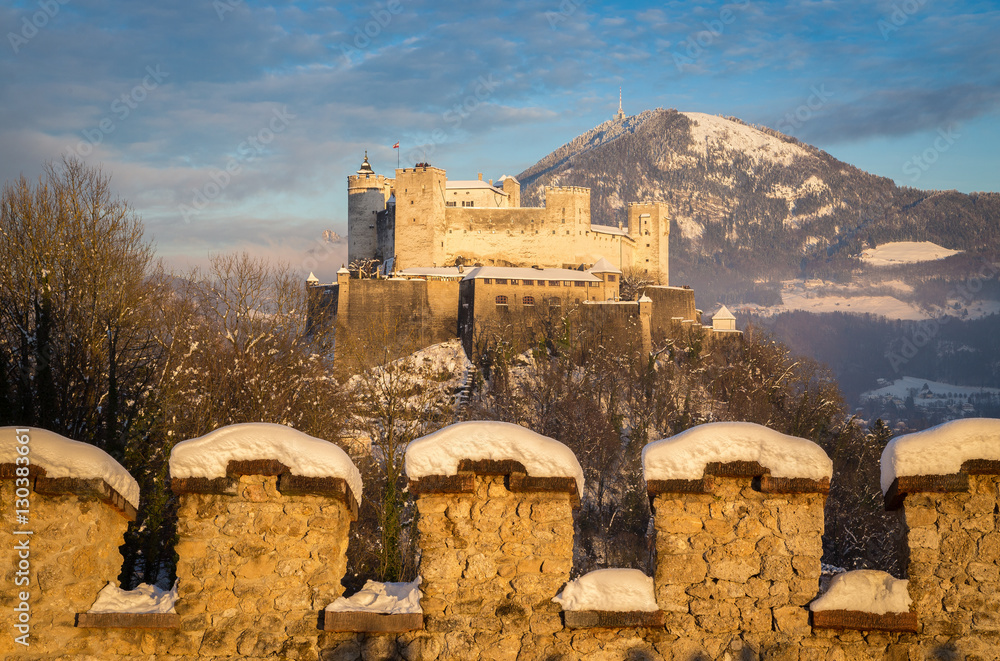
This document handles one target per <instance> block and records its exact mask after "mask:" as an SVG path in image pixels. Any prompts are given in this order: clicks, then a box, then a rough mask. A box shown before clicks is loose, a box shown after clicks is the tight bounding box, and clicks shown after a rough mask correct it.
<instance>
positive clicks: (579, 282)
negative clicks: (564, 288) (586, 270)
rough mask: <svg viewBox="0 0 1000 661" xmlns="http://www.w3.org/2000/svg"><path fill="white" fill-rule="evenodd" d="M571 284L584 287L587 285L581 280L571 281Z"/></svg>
mask: <svg viewBox="0 0 1000 661" xmlns="http://www.w3.org/2000/svg"><path fill="white" fill-rule="evenodd" d="M573 286H574V287H586V286H587V283H586V282H584V281H583V280H577V281H575V282H574V283H573Z"/></svg>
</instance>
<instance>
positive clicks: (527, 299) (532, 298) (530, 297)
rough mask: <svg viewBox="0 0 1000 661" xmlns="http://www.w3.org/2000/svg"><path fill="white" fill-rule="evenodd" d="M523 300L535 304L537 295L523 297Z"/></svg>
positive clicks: (528, 303)
mask: <svg viewBox="0 0 1000 661" xmlns="http://www.w3.org/2000/svg"><path fill="white" fill-rule="evenodd" d="M521 302H522V303H524V304H525V305H534V304H535V297H534V296H525V297H524V298H522V299H521Z"/></svg>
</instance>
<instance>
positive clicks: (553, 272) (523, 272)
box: [463, 266, 601, 282]
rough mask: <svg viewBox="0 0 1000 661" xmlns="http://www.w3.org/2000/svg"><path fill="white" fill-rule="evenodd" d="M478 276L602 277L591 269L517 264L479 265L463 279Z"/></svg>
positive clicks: (502, 277) (584, 279) (588, 278)
mask: <svg viewBox="0 0 1000 661" xmlns="http://www.w3.org/2000/svg"><path fill="white" fill-rule="evenodd" d="M478 278H501V279H504V278H506V279H512V280H582V281H584V282H600V281H601V279H600V278H598V277H597V276H596V275H594V274H593V273H590V272H589V271H577V270H574V269H532V268H521V267H516V266H477V267H475V268H473V269H472V270H471V271H469V272H468V274H466V276H465V278H463V280H476V279H478Z"/></svg>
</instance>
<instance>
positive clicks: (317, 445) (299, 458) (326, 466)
mask: <svg viewBox="0 0 1000 661" xmlns="http://www.w3.org/2000/svg"><path fill="white" fill-rule="evenodd" d="M254 459H272V460H274V461H280V462H281V463H282V464H284V465H285V466H287V467H288V469H289V470H290V471H291V473H292V474H293V475H301V476H303V477H340V478H343V479H344V480H346V481H347V484H349V485H350V487H351V491H352V492H353V493H354V497H355V498H357V499H358V501H359V502H360V500H361V473H359V472H358V469H357V467H356V466H355V465H354V462H352V461H351V458H350V457H348V456H347V453H346V452H344V451H343V450H341V449H340V448H339V447H337V446H336V445H334V444H333V443H330V442H329V441H324V440H322V439H319V438H314V437H312V436H309V435H308V434H304V433H302V432H300V431H298V430H296V429H292V428H291V427H286V426H284V425H275V424H270V423H266V422H250V423H244V424H239V425H230V426H228V427H222V428H221V429H216V430H215V431H213V432H210V433H208V434H205V435H204V436H201V437H199V438H192V439H191V440H188V441H184V442H182V443H178V444H177V445H175V446H174V449H173V451H171V453H170V476H171V477H179V478H185V477H206V478H219V477H225V476H226V466H228V465H229V462H230V461H250V460H254Z"/></svg>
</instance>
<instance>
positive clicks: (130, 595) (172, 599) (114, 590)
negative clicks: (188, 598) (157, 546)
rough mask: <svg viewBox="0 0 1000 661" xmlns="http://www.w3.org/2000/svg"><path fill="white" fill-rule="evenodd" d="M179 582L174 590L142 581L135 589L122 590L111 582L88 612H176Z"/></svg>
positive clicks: (98, 595) (99, 594) (98, 594)
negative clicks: (162, 588) (175, 605)
mask: <svg viewBox="0 0 1000 661" xmlns="http://www.w3.org/2000/svg"><path fill="white" fill-rule="evenodd" d="M176 602H177V584H176V583H175V584H174V587H173V589H172V590H161V589H160V588H158V587H156V586H155V585H147V584H146V583H140V584H139V586H138V587H137V588H136V589H134V590H122V589H121V588H120V587H118V586H117V585H115V584H114V583H111V582H109V583H108V584H107V585H106V586H104V589H103V590H101V591H100V592H98V593H97V601H95V602H94V605H93V606H91V607H90V610H89V611H87V612H88V613H175V612H177V611H175V610H174V604H175V603H176Z"/></svg>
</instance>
